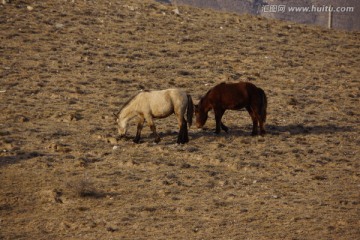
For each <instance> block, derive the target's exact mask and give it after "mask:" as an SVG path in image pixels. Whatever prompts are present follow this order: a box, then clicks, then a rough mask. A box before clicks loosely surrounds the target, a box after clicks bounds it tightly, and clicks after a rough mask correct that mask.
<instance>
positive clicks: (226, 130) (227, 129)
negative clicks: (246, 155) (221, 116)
mask: <svg viewBox="0 0 360 240" xmlns="http://www.w3.org/2000/svg"><path fill="white" fill-rule="evenodd" d="M221 129H222V130H224V131H225V132H228V131H229V128H228V127H227V126H225V125H224V124H223V122H221Z"/></svg>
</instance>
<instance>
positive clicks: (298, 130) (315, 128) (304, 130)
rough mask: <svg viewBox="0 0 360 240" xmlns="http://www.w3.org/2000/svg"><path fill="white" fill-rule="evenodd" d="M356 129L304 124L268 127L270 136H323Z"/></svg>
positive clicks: (331, 125)
mask: <svg viewBox="0 0 360 240" xmlns="http://www.w3.org/2000/svg"><path fill="white" fill-rule="evenodd" d="M354 130H355V129H354V128H353V127H351V126H338V125H335V124H326V125H312V126H304V125H303V124H290V125H271V124H269V125H267V133H268V134H269V135H280V134H284V133H288V134H290V135H321V134H329V133H341V132H352V131H354Z"/></svg>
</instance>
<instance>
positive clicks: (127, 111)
mask: <svg viewBox="0 0 360 240" xmlns="http://www.w3.org/2000/svg"><path fill="white" fill-rule="evenodd" d="M135 115H136V111H134V109H133V108H132V103H130V104H128V105H127V106H125V107H124V108H123V109H122V110H121V111H120V113H119V119H121V120H125V121H128V120H129V119H131V118H133V117H135Z"/></svg>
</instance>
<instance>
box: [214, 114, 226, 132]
mask: <svg viewBox="0 0 360 240" xmlns="http://www.w3.org/2000/svg"><path fill="white" fill-rule="evenodd" d="M214 112H215V121H216V129H215V133H216V134H219V133H220V128H222V129H223V130H224V131H225V132H227V130H229V129H228V127H226V126H225V125H224V124H223V123H222V122H221V118H222V116H223V115H224V112H225V110H223V109H221V108H216V109H214ZM225 129H227V130H225Z"/></svg>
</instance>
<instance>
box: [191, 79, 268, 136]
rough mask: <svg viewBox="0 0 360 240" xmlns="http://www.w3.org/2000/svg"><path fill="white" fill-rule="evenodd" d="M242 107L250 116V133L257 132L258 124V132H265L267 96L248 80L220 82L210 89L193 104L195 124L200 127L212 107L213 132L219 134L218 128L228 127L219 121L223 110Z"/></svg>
mask: <svg viewBox="0 0 360 240" xmlns="http://www.w3.org/2000/svg"><path fill="white" fill-rule="evenodd" d="M242 108H246V110H247V111H248V112H249V114H250V116H251V119H252V122H253V129H252V135H257V134H258V126H260V134H261V135H263V134H265V129H264V124H265V121H266V108H267V98H266V95H265V92H264V90H262V89H261V88H258V87H256V86H255V85H254V84H252V83H249V82H239V83H220V84H218V85H216V86H215V87H213V88H212V89H210V90H209V91H208V92H207V93H206V94H205V96H204V97H202V98H201V99H200V101H199V103H198V105H196V106H195V115H196V125H197V127H198V128H202V127H203V126H204V124H205V123H206V120H207V118H208V112H209V111H210V110H211V109H213V110H214V113H215V121H216V130H215V133H217V134H219V133H220V128H221V129H223V130H224V131H225V132H227V131H228V130H229V128H228V127H226V126H225V125H224V124H223V123H222V122H221V118H222V116H223V115H224V113H225V110H227V109H230V110H240V109H242Z"/></svg>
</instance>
